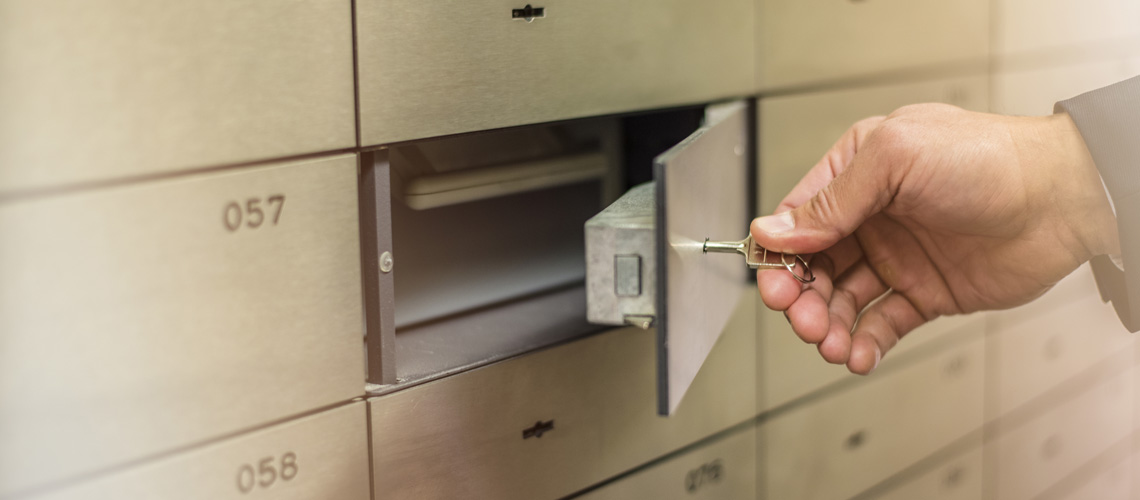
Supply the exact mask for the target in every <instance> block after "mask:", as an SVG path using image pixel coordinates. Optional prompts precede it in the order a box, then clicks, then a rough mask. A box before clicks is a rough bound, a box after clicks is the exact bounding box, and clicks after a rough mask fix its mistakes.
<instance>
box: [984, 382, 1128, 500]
mask: <svg viewBox="0 0 1140 500" xmlns="http://www.w3.org/2000/svg"><path fill="white" fill-rule="evenodd" d="M1133 383H1134V380H1133V374H1132V371H1131V370H1128V369H1126V368H1125V369H1122V370H1120V371H1119V372H1117V373H1116V374H1113V375H1110V376H1108V377H1106V378H1104V379H1102V380H1100V381H1098V382H1097V383H1095V384H1094V385H1092V386H1091V387H1088V388H1087V390H1085V391H1084V392H1082V393H1081V394H1079V395H1077V396H1075V397H1072V398H1071V399H1068V400H1067V401H1058V402H1057V403H1058V404H1057V406H1055V407H1053V408H1052V409H1050V410H1049V411H1047V412H1045V413H1042V414H1039V415H1037V416H1035V417H1034V418H1033V419H1032V420H1030V421H1029V422H1026V423H1024V424H1022V425H1020V426H1018V427H1017V428H1015V429H1012V430H1010V431H1008V432H1005V433H1004V434H1002V435H1001V436H999V437H998V438H997V439H995V440H993V441H991V442H989V443H987V444H986V446H987V448H989V449H988V450H987V457H986V460H987V463H989V464H993V466H994V467H996V468H997V469H996V470H997V474H996V485H995V486H994V497H995V498H1001V499H1010V500H1019V499H1028V498H1036V497H1037V496H1038V495H1040V494H1041V493H1042V492H1044V491H1046V490H1047V489H1049V487H1050V486H1052V485H1053V484H1054V483H1056V482H1057V481H1059V480H1060V479H1061V478H1063V477H1065V476H1067V475H1068V474H1069V473H1070V472H1072V471H1074V470H1076V469H1077V468H1078V467H1080V466H1082V465H1083V464H1085V463H1086V462H1088V461H1089V460H1091V459H1092V458H1093V457H1096V456H1097V455H1099V454H1100V453H1101V452H1103V451H1105V450H1107V449H1108V448H1109V447H1110V446H1112V445H1113V444H1115V443H1117V442H1118V441H1119V440H1120V439H1122V438H1124V437H1125V436H1127V435H1128V434H1129V432H1130V431H1131V430H1132V394H1133V387H1132V384H1133Z"/></svg>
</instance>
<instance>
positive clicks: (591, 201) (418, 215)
mask: <svg viewBox="0 0 1140 500" xmlns="http://www.w3.org/2000/svg"><path fill="white" fill-rule="evenodd" d="M603 191H604V189H603V186H602V183H601V182H598V181H594V182H586V183H579V184H572V185H568V186H559V187H555V188H551V189H544V190H542V191H532V192H526V193H517V194H512V195H509V196H501V197H496V198H491V199H487V200H482V201H479V202H473V203H464V204H459V205H448V206H443V207H439V208H434V209H430V210H414V209H412V208H410V207H408V206H407V205H406V204H405V203H403V202H402V201H400V200H399V199H397V198H396V197H393V198H392V203H391V207H392V209H391V213H392V244H393V250H392V254H393V256H394V257H395V261H396V265H395V268H394V270H393V271H392V276H393V277H394V279H395V297H396V316H395V322H396V328H397V331H400V330H403V329H404V328H407V327H411V326H414V325H416V324H421V323H423V322H426V321H430V320H438V319H440V318H443V317H447V316H450V315H454V314H457V313H462V312H465V311H470V310H473V309H477V308H480V307H485V306H490V305H493V304H496V303H500V302H504V301H509V300H514V299H518V298H520V297H524V296H526V295H529V294H534V293H539V292H543V291H546V290H550V289H552V288H555V287H559V286H566V285H570V284H574V283H580V282H581V281H582V279H583V278H584V277H585V276H586V265H585V262H584V259H583V255H585V242H584V241H583V238H582V224H583V223H585V222H586V219H589V218H590V216H591V215H593V214H595V213H597V211H598V209H599V208H600V207H602V206H603V204H604V200H603V198H602V197H603Z"/></svg>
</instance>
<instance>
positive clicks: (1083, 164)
mask: <svg viewBox="0 0 1140 500" xmlns="http://www.w3.org/2000/svg"><path fill="white" fill-rule="evenodd" d="M1045 123H1046V126H1047V127H1048V129H1049V132H1048V135H1049V137H1048V141H1049V142H1050V143H1052V144H1053V145H1054V148H1051V149H1052V158H1051V159H1050V162H1051V163H1053V164H1054V165H1055V166H1056V170H1055V173H1056V175H1055V176H1054V179H1053V180H1054V186H1055V193H1057V194H1059V196H1057V202H1059V203H1058V206H1057V207H1056V208H1057V209H1059V210H1060V211H1061V216H1062V217H1063V218H1064V220H1065V223H1066V225H1067V226H1068V227H1069V228H1070V229H1071V230H1072V232H1073V233H1074V234H1075V236H1076V238H1077V240H1078V241H1079V242H1080V244H1081V246H1083V248H1084V250H1085V252H1087V254H1086V258H1092V257H1095V256H1097V255H1119V254H1120V238H1119V235H1118V233H1117V227H1116V215H1115V213H1113V209H1112V202H1111V201H1110V199H1109V196H1108V193H1107V191H1106V190H1105V185H1104V181H1103V180H1101V177H1100V172H1099V171H1098V170H1097V168H1096V163H1094V162H1093V159H1092V156H1091V155H1090V154H1089V151H1088V147H1086V146H1085V141H1084V138H1083V137H1081V133H1080V130H1078V129H1077V126H1076V124H1075V123H1073V120H1072V118H1070V117H1069V115H1068V113H1057V114H1055V115H1052V116H1050V117H1048V118H1046V122H1045Z"/></svg>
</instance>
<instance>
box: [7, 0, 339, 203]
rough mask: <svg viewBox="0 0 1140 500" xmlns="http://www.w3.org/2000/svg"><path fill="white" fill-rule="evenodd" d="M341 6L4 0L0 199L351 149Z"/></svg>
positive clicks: (223, 0)
mask: <svg viewBox="0 0 1140 500" xmlns="http://www.w3.org/2000/svg"><path fill="white" fill-rule="evenodd" d="M352 58H353V55H352V13H351V2H349V1H347V0H345V1H311V2H262V1H257V0H204V1H195V2H181V1H171V0H165V1H152V2H139V1H135V0H64V1H55V2H41V1H38V0H6V1H5V2H3V3H2V4H0V75H4V77H3V78H0V109H2V110H4V111H3V113H0V196H2V195H4V194H8V193H10V192H15V191H20V192H23V191H26V190H40V189H44V188H53V187H58V186H64V185H74V184H86V183H97V182H102V181H106V180H109V179H119V178H125V177H139V176H147V175H155V174H162V173H169V172H173V171H177V170H185V169H191V168H202V167H210V166H215V165H219V164H233V163H239V162H248V161H254V160H263V159H272V158H280V157H286V156H292V155H299V154H306V153H314V152H321V151H331V150H336V149H341V148H349V147H352V146H354V145H355V143H356V139H355V125H354V123H355V118H354V113H355V110H354V108H355V104H354V98H353V60H352Z"/></svg>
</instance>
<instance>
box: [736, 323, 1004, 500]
mask: <svg viewBox="0 0 1140 500" xmlns="http://www.w3.org/2000/svg"><path fill="white" fill-rule="evenodd" d="M978 337H980V336H979V335H976V334H975V338H974V339H973V340H972V341H970V342H969V343H967V344H965V345H959V346H955V347H953V348H951V349H947V350H944V351H941V352H939V353H937V354H935V355H933V356H930V357H928V358H927V359H924V360H921V361H917V362H914V363H911V364H908V365H906V366H901V367H898V368H896V369H894V370H880V371H878V372H875V373H874V374H872V375H871V376H870V377H869V378H866V379H864V380H863V381H862V382H861V383H860V385H858V386H856V387H853V388H851V389H850V390H847V391H845V392H841V393H839V394H834V395H832V396H830V397H828V398H820V399H819V400H815V401H811V402H809V403H805V404H803V405H797V406H796V407H794V408H789V409H788V411H786V412H780V413H779V414H778V415H775V416H773V417H772V418H771V419H769V420H767V421H765V422H763V423H762V424H761V425H760V427H759V429H758V432H759V440H758V443H759V445H758V446H759V450H760V456H759V460H760V462H761V470H763V471H764V472H763V474H765V477H766V484H764V485H763V488H764V490H765V492H764V498H773V499H775V498H797V499H804V500H810V499H824V498H850V497H851V496H853V495H855V494H857V493H859V492H862V491H865V490H866V489H868V488H870V487H872V486H874V485H875V484H877V483H879V482H881V481H883V480H885V479H887V478H888V477H890V476H892V475H893V474H895V473H897V472H899V471H901V470H903V469H904V468H906V467H907V466H909V465H911V464H913V463H914V462H916V461H918V460H920V459H922V458H923V457H926V456H928V455H930V454H931V453H934V452H935V451H936V450H939V449H941V448H942V447H944V446H946V445H949V444H951V443H953V442H955V441H956V440H958V439H961V438H963V437H965V436H967V435H968V434H969V433H971V432H974V431H976V430H977V429H979V428H980V427H981V425H982V406H983V401H982V392H983V388H984V386H983V374H984V371H985V370H984V368H985V351H984V342H983V339H982V338H978ZM821 477H827V478H828V480H827V481H820V478H821ZM1001 498H1005V497H1004V496H1003V497H1001Z"/></svg>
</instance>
